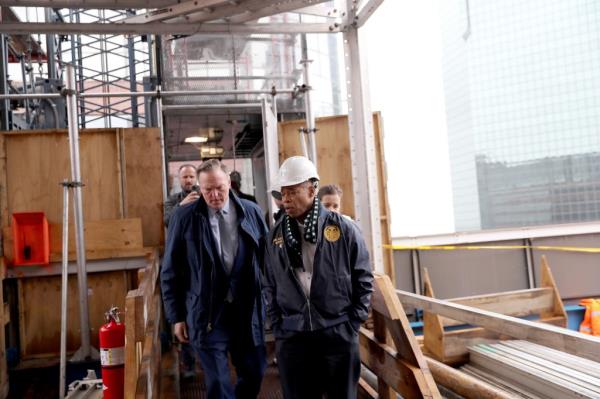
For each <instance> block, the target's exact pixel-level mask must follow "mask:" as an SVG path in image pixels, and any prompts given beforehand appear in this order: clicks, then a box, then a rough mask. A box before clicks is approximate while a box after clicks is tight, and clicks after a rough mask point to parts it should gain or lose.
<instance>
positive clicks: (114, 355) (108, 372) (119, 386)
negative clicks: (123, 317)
mask: <svg viewBox="0 0 600 399" xmlns="http://www.w3.org/2000/svg"><path fill="white" fill-rule="evenodd" d="M118 311H119V309H118V308H116V307H113V308H111V309H110V310H109V311H108V312H106V321H107V323H106V324H105V325H103V326H102V327H100V364H101V366H102V385H103V396H102V397H103V399H123V396H124V391H125V324H124V323H121V322H120V320H119V314H118Z"/></svg>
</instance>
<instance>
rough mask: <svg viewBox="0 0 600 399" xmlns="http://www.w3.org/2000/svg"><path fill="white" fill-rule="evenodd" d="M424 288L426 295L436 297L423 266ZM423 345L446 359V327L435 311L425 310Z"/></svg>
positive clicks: (439, 357) (429, 351)
mask: <svg viewBox="0 0 600 399" xmlns="http://www.w3.org/2000/svg"><path fill="white" fill-rule="evenodd" d="M423 289H424V294H425V296H428V297H430V298H435V293H434V291H433V286H432V285H431V278H430V277H429V270H428V269H427V268H423ZM423 345H424V346H425V348H426V350H427V352H428V353H430V354H431V355H432V356H433V357H435V358H436V359H438V360H440V361H442V362H445V361H446V355H445V349H444V327H443V325H442V321H441V318H440V316H438V315H436V314H434V313H430V312H423Z"/></svg>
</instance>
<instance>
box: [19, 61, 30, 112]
mask: <svg viewBox="0 0 600 399" xmlns="http://www.w3.org/2000/svg"><path fill="white" fill-rule="evenodd" d="M19 61H20V62H21V76H22V77H23V94H27V72H26V71H25V69H26V68H25V55H23V54H21V57H20V59H19ZM23 105H25V122H27V124H29V121H30V115H29V100H27V99H24V102H23Z"/></svg>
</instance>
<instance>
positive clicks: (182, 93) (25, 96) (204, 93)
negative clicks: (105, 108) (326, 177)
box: [0, 89, 294, 106]
mask: <svg viewBox="0 0 600 399" xmlns="http://www.w3.org/2000/svg"><path fill="white" fill-rule="evenodd" d="M291 93H294V89H282V90H277V92H276V93H273V92H272V91H271V90H202V91H160V90H156V91H139V92H120V93H77V94H76V96H77V97H78V98H102V97H178V96H218V95H228V94H256V95H261V94H269V95H277V94H291ZM60 97H62V94H60V93H30V94H0V100H21V99H37V98H60ZM253 104H258V106H260V103H253ZM229 105H232V104H229Z"/></svg>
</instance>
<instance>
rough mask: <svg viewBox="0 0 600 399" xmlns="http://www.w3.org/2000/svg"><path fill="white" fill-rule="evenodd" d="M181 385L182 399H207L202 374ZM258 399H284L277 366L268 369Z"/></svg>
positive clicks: (182, 380)
mask: <svg viewBox="0 0 600 399" xmlns="http://www.w3.org/2000/svg"><path fill="white" fill-rule="evenodd" d="M180 384H181V385H180V386H181V391H180V393H181V399H206V397H207V396H206V386H205V385H204V377H203V375H202V373H201V372H200V373H198V375H196V376H195V377H194V378H188V379H183V378H182V379H181V382H180ZM258 399H283V394H282V393H281V387H280V385H279V373H278V371H277V366H275V365H273V364H271V365H269V367H268V368H267V371H266V373H265V377H264V379H263V383H262V387H261V391H260V395H259V396H258Z"/></svg>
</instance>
